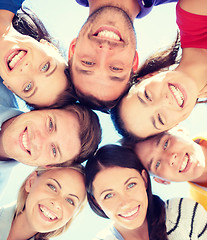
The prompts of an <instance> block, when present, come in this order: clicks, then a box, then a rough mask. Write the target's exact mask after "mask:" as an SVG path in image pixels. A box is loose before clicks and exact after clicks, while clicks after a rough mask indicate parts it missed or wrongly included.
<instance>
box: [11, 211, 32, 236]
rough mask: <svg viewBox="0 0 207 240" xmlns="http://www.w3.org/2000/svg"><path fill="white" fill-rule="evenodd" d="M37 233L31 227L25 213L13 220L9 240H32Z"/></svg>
mask: <svg viewBox="0 0 207 240" xmlns="http://www.w3.org/2000/svg"><path fill="white" fill-rule="evenodd" d="M22 229H24V231H22ZM36 233H37V232H36V231H34V230H33V229H32V228H31V226H30V225H29V222H28V221H27V218H26V214H25V211H24V212H23V213H21V214H19V215H18V216H17V217H16V218H15V219H14V220H13V222H12V226H11V229H10V232H9V236H8V238H7V240H25V239H29V238H31V237H32V236H34V235H35V234H36Z"/></svg>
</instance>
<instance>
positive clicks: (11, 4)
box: [0, 0, 24, 14]
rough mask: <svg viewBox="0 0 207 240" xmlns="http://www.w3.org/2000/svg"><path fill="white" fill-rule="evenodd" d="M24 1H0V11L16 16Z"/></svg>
mask: <svg viewBox="0 0 207 240" xmlns="http://www.w3.org/2000/svg"><path fill="white" fill-rule="evenodd" d="M23 2H24V0H0V9H4V10H8V11H10V12H13V13H14V14H16V12H17V10H18V9H19V8H20V7H21V5H22V3H23Z"/></svg>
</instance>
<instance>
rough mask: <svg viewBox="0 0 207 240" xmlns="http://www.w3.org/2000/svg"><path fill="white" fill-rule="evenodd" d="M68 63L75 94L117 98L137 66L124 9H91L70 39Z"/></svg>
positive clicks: (102, 98)
mask: <svg viewBox="0 0 207 240" xmlns="http://www.w3.org/2000/svg"><path fill="white" fill-rule="evenodd" d="M69 65H70V68H71V72H72V81H73V84H74V86H75V88H76V91H77V92H78V93H79V95H80V94H81V95H84V96H86V97H90V98H93V99H94V98H95V100H96V101H104V102H110V101H114V100H116V99H118V98H119V97H120V95H121V94H122V93H123V92H124V91H125V90H126V89H127V88H128V82H129V79H130V75H131V72H135V71H136V70H137V67H138V55H137V52H136V36H135V32H134V28H133V23H132V21H131V19H130V18H129V16H128V15H127V14H126V12H125V11H123V10H122V9H120V8H117V7H112V6H105V7H102V8H100V9H97V10H96V11H95V12H93V13H92V14H91V15H90V16H89V18H88V19H87V21H86V23H85V24H84V25H83V27H82V29H81V31H80V33H79V35H78V37H77V38H76V39H74V40H73V41H72V42H71V45H70V48H69ZM93 99H92V100H93ZM95 100H93V101H95Z"/></svg>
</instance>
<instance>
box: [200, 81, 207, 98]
mask: <svg viewBox="0 0 207 240" xmlns="http://www.w3.org/2000/svg"><path fill="white" fill-rule="evenodd" d="M206 97H207V84H206V85H205V86H204V87H203V88H202V89H201V90H200V92H199V94H198V98H206Z"/></svg>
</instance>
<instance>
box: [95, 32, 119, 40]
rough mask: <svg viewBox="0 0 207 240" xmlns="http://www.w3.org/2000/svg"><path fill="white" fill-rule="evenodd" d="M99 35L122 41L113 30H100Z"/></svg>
mask: <svg viewBox="0 0 207 240" xmlns="http://www.w3.org/2000/svg"><path fill="white" fill-rule="evenodd" d="M97 36H98V37H104V38H110V39H112V40H117V41H120V37H119V36H118V35H117V34H116V33H114V32H112V31H108V30H103V31H101V32H99V33H98V35H97Z"/></svg>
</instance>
